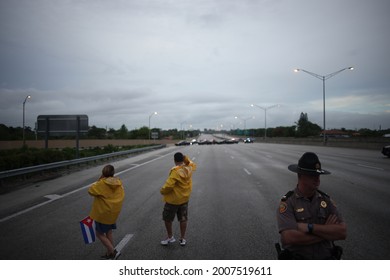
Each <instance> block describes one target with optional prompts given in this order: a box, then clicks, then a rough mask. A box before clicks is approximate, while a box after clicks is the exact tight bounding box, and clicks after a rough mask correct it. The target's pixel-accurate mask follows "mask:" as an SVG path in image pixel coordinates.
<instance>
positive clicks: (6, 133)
mask: <svg viewBox="0 0 390 280" xmlns="http://www.w3.org/2000/svg"><path fill="white" fill-rule="evenodd" d="M337 131H341V134H342V135H344V136H350V137H353V136H360V137H381V136H383V135H384V134H390V129H386V130H371V129H367V128H363V129H359V130H347V129H345V128H341V129H338V130H337ZM153 132H155V133H157V139H171V140H179V139H185V138H196V137H197V136H198V135H200V133H201V131H200V130H186V131H181V130H178V129H168V130H162V129H159V128H153V129H151V130H149V128H148V127H146V126H143V127H141V128H138V129H133V130H129V129H128V128H127V127H126V125H124V124H123V125H122V126H121V127H120V128H119V129H118V130H115V129H113V128H109V129H106V128H99V127H96V126H94V125H93V126H91V127H90V128H89V130H88V132H87V133H85V134H83V135H81V137H80V138H81V139H149V138H150V137H151V136H150V135H152V133H153ZM203 132H204V133H225V134H231V135H236V136H240V137H254V138H260V137H264V135H265V129H264V128H257V129H256V128H252V129H247V130H243V129H234V130H229V131H227V130H224V131H221V130H218V131H217V130H213V129H206V128H205V129H204V130H203ZM321 134H322V128H321V127H320V126H319V125H317V124H315V123H312V122H311V121H309V118H308V115H307V113H303V112H302V113H301V115H300V117H299V119H298V121H297V122H295V125H292V126H279V127H274V128H271V127H270V128H267V131H266V135H267V137H299V138H304V137H316V136H320V135H321ZM327 134H328V132H327ZM153 135H154V134H153ZM329 136H332V135H331V134H329ZM74 137H75V136H50V138H51V139H69V138H70V139H73V138H74ZM22 138H23V128H22V127H7V126H6V125H4V124H0V140H2V141H12V140H22ZM25 139H26V140H35V139H44V135H37V134H36V133H35V131H34V130H33V129H32V128H31V127H25Z"/></svg>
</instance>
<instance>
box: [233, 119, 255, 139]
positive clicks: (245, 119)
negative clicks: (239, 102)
mask: <svg viewBox="0 0 390 280" xmlns="http://www.w3.org/2000/svg"><path fill="white" fill-rule="evenodd" d="M234 118H235V119H240V120H243V121H244V131H245V136H246V121H247V120H250V119H253V116H252V117H250V118H246V119H244V118H240V117H234Z"/></svg>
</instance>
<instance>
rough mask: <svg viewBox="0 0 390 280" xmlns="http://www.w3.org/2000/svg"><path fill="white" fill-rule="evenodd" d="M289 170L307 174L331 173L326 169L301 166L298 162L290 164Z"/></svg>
mask: <svg viewBox="0 0 390 280" xmlns="http://www.w3.org/2000/svg"><path fill="white" fill-rule="evenodd" d="M288 170H290V171H292V172H294V173H299V174H307V175H329V174H331V173H330V172H329V171H327V170H325V169H307V168H302V167H299V166H298V164H290V165H289V166H288Z"/></svg>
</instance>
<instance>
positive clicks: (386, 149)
mask: <svg viewBox="0 0 390 280" xmlns="http://www.w3.org/2000/svg"><path fill="white" fill-rule="evenodd" d="M382 154H384V155H385V156H388V157H390V145H387V146H384V147H383V148H382Z"/></svg>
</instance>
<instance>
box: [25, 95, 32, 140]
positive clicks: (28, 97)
mask: <svg viewBox="0 0 390 280" xmlns="http://www.w3.org/2000/svg"><path fill="white" fill-rule="evenodd" d="M30 98H31V95H27V96H26V98H25V99H24V101H23V147H24V146H25V145H26V138H25V133H24V130H25V125H24V120H25V107H26V101H27V99H30Z"/></svg>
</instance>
